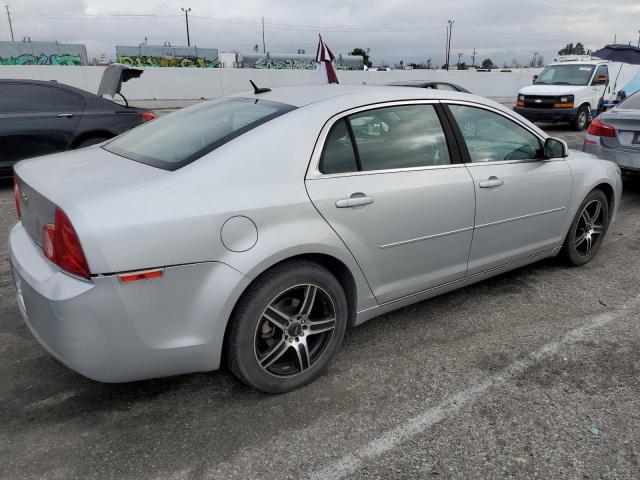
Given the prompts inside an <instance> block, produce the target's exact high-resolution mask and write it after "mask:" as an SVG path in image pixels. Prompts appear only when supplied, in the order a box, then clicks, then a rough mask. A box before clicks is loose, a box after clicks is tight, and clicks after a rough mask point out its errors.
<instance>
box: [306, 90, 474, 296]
mask: <svg viewBox="0 0 640 480" xmlns="http://www.w3.org/2000/svg"><path fill="white" fill-rule="evenodd" d="M439 108H440V107H439V106H437V105H434V104H427V103H420V102H413V103H410V104H406V103H403V104H386V106H384V107H378V108H374V107H367V108H365V109H359V110H356V111H353V112H352V113H351V114H350V115H346V116H343V117H342V118H339V119H334V121H333V122H330V123H329V124H327V126H326V127H325V129H324V130H323V132H322V134H321V136H320V141H319V143H318V147H317V149H316V152H315V153H314V157H313V159H312V162H311V167H310V169H309V172H308V175H307V181H306V185H307V191H308V193H309V196H310V198H311V200H312V201H313V203H314V205H315V206H316V208H317V209H318V210H319V212H320V213H321V214H322V216H323V217H324V218H325V219H326V220H327V222H328V223H329V224H330V225H331V226H332V227H333V229H334V230H335V231H336V232H337V234H338V235H339V236H340V238H341V239H342V240H343V241H344V243H345V245H346V246H347V248H348V249H349V250H350V251H351V253H352V254H353V256H354V257H355V258H356V260H357V262H358V264H359V265H360V267H361V268H362V270H363V272H364V274H365V277H366V278H367V280H368V282H369V284H370V286H371V288H372V291H373V293H374V295H375V296H376V298H377V300H378V301H379V302H380V303H384V302H388V301H392V300H394V299H397V298H400V297H403V296H406V295H410V294H412V293H416V292H418V291H421V290H425V289H428V288H430V287H434V286H436V285H440V284H443V283H446V282H450V281H453V280H457V279H459V278H462V277H464V275H465V273H466V270H467V258H468V255H469V248H470V246H471V236H472V231H473V215H474V208H475V199H474V190H473V181H472V179H471V176H470V175H469V172H468V171H467V169H466V168H465V166H464V165H463V164H461V163H459V153H458V151H457V147H456V146H455V144H453V145H451V144H448V143H447V137H446V136H445V130H444V128H443V126H442V123H441V121H440V118H439ZM445 125H446V124H445ZM450 140H451V139H450ZM450 147H451V148H450Z"/></svg>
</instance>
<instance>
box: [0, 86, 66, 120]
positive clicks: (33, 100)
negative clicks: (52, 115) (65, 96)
mask: <svg viewBox="0 0 640 480" xmlns="http://www.w3.org/2000/svg"><path fill="white" fill-rule="evenodd" d="M51 111H53V88H51V87H46V86H44V85H34V84H18V83H2V84H0V113H31V112H51Z"/></svg>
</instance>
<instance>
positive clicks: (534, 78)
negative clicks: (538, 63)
mask: <svg viewBox="0 0 640 480" xmlns="http://www.w3.org/2000/svg"><path fill="white" fill-rule="evenodd" d="M536 80H538V75H534V76H533V83H536Z"/></svg>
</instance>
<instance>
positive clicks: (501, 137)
mask: <svg viewBox="0 0 640 480" xmlns="http://www.w3.org/2000/svg"><path fill="white" fill-rule="evenodd" d="M449 109H450V110H451V113H452V114H453V117H454V118H455V120H456V123H457V124H458V126H459V127H460V130H461V131H462V136H463V137H464V141H465V143H466V144H467V148H468V150H469V156H470V157H471V161H472V162H474V163H475V162H495V161H502V160H531V159H535V158H539V157H540V156H541V151H540V150H541V148H542V147H541V145H540V141H539V140H538V137H536V136H535V135H533V134H532V133H531V132H529V131H528V130H526V129H525V128H523V127H521V126H520V125H518V124H517V123H515V122H512V121H511V120H509V119H507V118H505V117H503V116H502V115H498V114H497V113H494V112H490V111H488V110H484V109H481V108H476V107H467V106H464V105H449Z"/></svg>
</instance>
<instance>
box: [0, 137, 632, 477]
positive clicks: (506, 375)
mask: <svg viewBox="0 0 640 480" xmlns="http://www.w3.org/2000/svg"><path fill="white" fill-rule="evenodd" d="M552 134H554V135H559V136H562V137H564V138H566V139H567V140H568V141H569V142H570V143H571V144H572V145H574V146H577V145H580V144H581V142H582V140H581V138H582V137H581V136H580V134H574V133H572V132H569V131H568V130H567V129H563V128H554V130H553V131H552ZM14 219H15V215H14V207H13V198H12V192H11V188H10V185H6V184H5V185H3V186H0V478H7V479H23V478H24V479H27V478H28V479H32V478H52V479H66V478H82V479H109V478H114V479H200V478H221V479H246V478H260V479H279V480H281V479H298V478H307V477H309V476H311V477H312V478H317V479H336V478H349V479H364V478H368V479H378V478H379V479H388V478H396V479H413V478H416V479H418V478H420V479H424V478H440V479H442V478H455V479H476V478H518V479H533V478H553V479H576V478H577V479H623V478H624V479H635V478H640V466H639V462H640V437H639V435H638V431H640V400H639V398H640V384H639V382H638V378H639V375H640V323H639V321H638V320H640V292H639V289H638V285H640V256H639V255H638V252H639V251H640V179H635V178H628V179H626V180H625V193H624V195H623V199H622V203H621V205H620V210H619V214H618V218H617V219H616V222H615V223H614V224H613V225H612V227H611V229H610V231H609V233H608V235H607V237H606V239H605V241H604V243H603V246H602V249H601V251H600V253H599V254H598V255H597V256H596V258H595V259H594V260H593V261H592V262H591V263H590V264H588V265H586V266H584V267H582V268H569V267H566V266H563V265H562V264H560V263H559V262H558V261H556V260H554V259H551V260H547V261H544V262H541V263H538V264H535V265H532V266H529V267H526V268H522V269H519V270H516V271H514V272H511V273H508V274H505V275H501V276H499V277H496V278H493V279H490V280H488V281H484V282H481V283H478V284H476V285H473V286H470V287H467V288H464V289H462V290H459V291H457V292H453V293H450V294H447V295H444V296H441V297H438V298H435V299H433V300H430V301H426V302H422V303H420V304H417V305H413V306H411V307H407V308H404V309H402V310H399V311H396V312H393V313H390V314H387V315H385V316H382V317H379V318H377V319H374V320H372V321H370V322H368V323H366V324H365V325H362V326H361V327H358V328H355V329H351V330H350V331H348V332H347V335H346V338H345V341H344V344H343V346H342V348H341V350H340V351H339V353H338V355H337V358H336V359H335V361H334V362H333V363H332V365H331V367H330V369H329V371H328V372H327V374H326V375H324V376H323V377H321V378H320V379H318V380H317V381H316V382H314V383H313V384H311V385H309V386H307V387H305V388H303V389H301V390H298V391H296V392H292V393H290V394H286V395H280V396H264V395H260V394H258V393H255V392H252V391H250V390H248V389H247V388H245V387H244V386H242V385H241V384H240V383H239V382H237V381H236V380H235V379H234V378H233V377H232V376H231V375H230V374H229V373H228V372H226V371H221V372H211V373H206V374H193V375H182V376H178V377H172V378H166V379H158V380H151V381H144V382H136V383H129V384H119V385H109V384H100V383H96V382H93V381H91V380H88V379H85V378H83V377H81V376H80V375H78V374H76V373H74V372H71V371H69V370H68V369H67V368H65V367H64V366H62V365H61V364H59V363H58V362H57V361H55V360H53V359H52V358H51V357H50V356H49V355H48V354H47V353H46V352H45V351H44V350H43V349H42V348H41V347H40V346H39V345H38V344H37V342H36V341H35V340H34V339H33V337H32V336H31V334H30V333H29V331H28V330H27V328H26V327H25V326H24V324H23V322H22V320H21V319H20V316H19V313H18V308H17V305H16V302H15V298H14V291H13V285H12V280H11V274H10V271H9V263H8V259H7V251H6V240H7V239H6V236H7V232H8V230H9V228H10V226H11V225H12V224H13V222H14V221H15V220H14Z"/></svg>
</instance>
